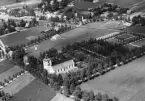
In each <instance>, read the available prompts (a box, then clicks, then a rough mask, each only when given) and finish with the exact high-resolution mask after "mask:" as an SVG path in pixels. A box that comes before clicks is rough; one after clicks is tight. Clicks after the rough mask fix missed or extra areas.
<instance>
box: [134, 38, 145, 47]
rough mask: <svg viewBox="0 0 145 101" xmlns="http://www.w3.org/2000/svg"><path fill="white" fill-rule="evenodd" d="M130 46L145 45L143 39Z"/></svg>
mask: <svg viewBox="0 0 145 101" xmlns="http://www.w3.org/2000/svg"><path fill="white" fill-rule="evenodd" d="M132 44H133V45H137V46H143V45H145V39H143V40H140V41H137V42H135V43H132Z"/></svg>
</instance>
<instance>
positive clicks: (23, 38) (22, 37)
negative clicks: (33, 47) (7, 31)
mask: <svg viewBox="0 0 145 101" xmlns="http://www.w3.org/2000/svg"><path fill="white" fill-rule="evenodd" d="M43 30H45V28H44V27H33V28H30V29H28V30H26V31H22V32H18V33H15V34H11V35H8V36H5V37H0V39H1V40H2V41H3V43H4V44H5V45H8V46H13V45H18V44H22V43H25V42H29V40H28V37H30V36H39V35H41V34H42V33H40V32H41V31H43Z"/></svg>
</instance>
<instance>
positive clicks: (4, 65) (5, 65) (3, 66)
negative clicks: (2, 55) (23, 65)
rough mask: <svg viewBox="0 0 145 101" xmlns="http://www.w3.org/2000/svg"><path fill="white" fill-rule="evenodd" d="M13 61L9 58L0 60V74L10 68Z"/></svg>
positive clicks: (12, 65)
mask: <svg viewBox="0 0 145 101" xmlns="http://www.w3.org/2000/svg"><path fill="white" fill-rule="evenodd" d="M14 65H15V64H14V63H12V62H11V61H9V60H4V61H2V62H0V74H1V73H3V72H5V71H7V70H9V69H10V68H12V67H14Z"/></svg>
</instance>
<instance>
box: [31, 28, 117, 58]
mask: <svg viewBox="0 0 145 101" xmlns="http://www.w3.org/2000/svg"><path fill="white" fill-rule="evenodd" d="M112 32H115V31H114V30H108V29H97V30H96V29H88V28H76V29H74V30H72V31H69V32H66V33H63V34H61V35H60V36H61V39H58V40H55V41H52V40H45V41H43V42H42V43H40V44H38V46H37V47H38V50H35V51H34V48H33V47H30V48H28V52H29V53H30V54H31V55H34V56H36V57H37V56H39V53H40V52H43V51H46V50H49V49H50V48H52V47H53V48H56V49H60V48H61V47H63V46H65V45H67V44H72V43H74V42H79V41H82V40H88V39H90V38H97V37H100V36H104V35H108V34H110V33H112Z"/></svg>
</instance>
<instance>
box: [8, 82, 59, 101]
mask: <svg viewBox="0 0 145 101" xmlns="http://www.w3.org/2000/svg"><path fill="white" fill-rule="evenodd" d="M40 88H41V90H40ZM55 95H56V93H55V92H54V91H53V90H52V89H51V88H50V87H49V86H47V85H45V84H43V83H41V82H40V81H38V80H34V81H32V82H31V83H30V84H29V85H27V86H26V87H25V88H23V89H22V90H21V91H20V92H19V93H17V94H16V95H15V96H14V97H13V98H12V99H11V100H10V101H28V99H29V101H50V100H51V99H52V98H53V97H54V96H55Z"/></svg>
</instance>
